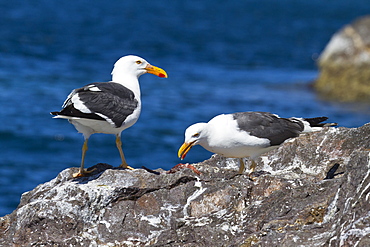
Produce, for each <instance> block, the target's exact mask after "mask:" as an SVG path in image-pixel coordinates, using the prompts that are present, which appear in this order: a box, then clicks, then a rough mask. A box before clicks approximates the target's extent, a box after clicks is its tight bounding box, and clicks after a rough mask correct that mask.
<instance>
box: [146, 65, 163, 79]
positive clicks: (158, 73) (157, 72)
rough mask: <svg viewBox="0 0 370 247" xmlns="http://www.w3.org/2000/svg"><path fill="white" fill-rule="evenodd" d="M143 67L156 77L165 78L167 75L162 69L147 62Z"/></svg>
mask: <svg viewBox="0 0 370 247" xmlns="http://www.w3.org/2000/svg"><path fill="white" fill-rule="evenodd" d="M145 69H146V71H147V72H148V73H150V74H153V75H156V76H158V77H162V78H167V77H168V76H167V73H166V71H164V70H163V69H161V68H158V67H156V66H153V65H150V64H148V65H147V66H146V67H145Z"/></svg>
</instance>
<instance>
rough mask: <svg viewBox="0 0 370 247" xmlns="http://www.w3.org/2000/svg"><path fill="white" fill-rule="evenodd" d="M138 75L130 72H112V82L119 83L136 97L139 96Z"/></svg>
mask: <svg viewBox="0 0 370 247" xmlns="http://www.w3.org/2000/svg"><path fill="white" fill-rule="evenodd" d="M138 77H139V76H136V75H133V74H130V73H114V70H113V72H112V82H116V83H119V84H121V85H122V86H125V87H127V88H128V89H130V90H131V91H133V92H134V94H135V96H136V98H138V99H139V98H140V85H139V78H138Z"/></svg>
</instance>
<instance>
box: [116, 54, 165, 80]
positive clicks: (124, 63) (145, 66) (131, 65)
mask: <svg viewBox="0 0 370 247" xmlns="http://www.w3.org/2000/svg"><path fill="white" fill-rule="evenodd" d="M145 73H150V74H153V75H156V76H158V77H163V78H167V73H166V71H164V70H163V69H161V68H158V67H156V66H153V65H151V64H150V63H148V62H147V61H146V60H145V59H144V58H141V57H138V56H134V55H128V56H124V57H121V58H120V59H118V61H117V62H116V63H115V64H114V68H113V70H112V81H117V82H119V81H120V80H121V79H123V78H125V77H127V76H128V77H130V76H136V77H137V78H139V76H141V75H143V74H145Z"/></svg>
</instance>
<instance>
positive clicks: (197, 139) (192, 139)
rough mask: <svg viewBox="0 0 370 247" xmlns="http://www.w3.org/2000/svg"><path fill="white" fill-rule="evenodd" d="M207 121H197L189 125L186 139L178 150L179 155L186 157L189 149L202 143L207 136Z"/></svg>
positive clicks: (182, 157)
mask: <svg viewBox="0 0 370 247" xmlns="http://www.w3.org/2000/svg"><path fill="white" fill-rule="evenodd" d="M206 126H207V123H196V124H193V125H191V126H189V127H188V128H187V129H186V131H185V141H184V143H183V144H182V145H181V147H180V148H179V151H178V156H179V158H181V159H184V158H185V156H186V154H187V153H188V152H189V150H190V149H191V148H192V147H193V146H195V145H199V144H200V145H201V144H202V142H203V141H205V138H206V136H205V135H206V131H205V127H206Z"/></svg>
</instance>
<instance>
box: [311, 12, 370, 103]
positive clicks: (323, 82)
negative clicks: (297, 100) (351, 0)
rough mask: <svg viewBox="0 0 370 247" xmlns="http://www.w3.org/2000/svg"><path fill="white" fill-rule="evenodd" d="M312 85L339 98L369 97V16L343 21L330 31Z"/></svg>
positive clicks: (354, 99)
mask: <svg viewBox="0 0 370 247" xmlns="http://www.w3.org/2000/svg"><path fill="white" fill-rule="evenodd" d="M318 66H319V69H320V74H319V77H318V79H317V80H316V82H315V84H314V86H315V88H316V89H317V90H318V92H320V94H321V95H322V96H323V97H325V98H329V99H335V100H339V101H364V100H365V101H369V99H370V97H369V96H370V16H365V17H362V18H359V19H357V20H355V21H354V22H353V23H351V24H349V25H346V26H345V27H343V28H342V29H340V30H339V31H338V32H337V33H335V34H334V35H333V37H332V38H331V40H330V42H329V43H328V44H327V46H326V47H325V49H324V51H323V52H322V54H321V55H320V57H319V60H318Z"/></svg>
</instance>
